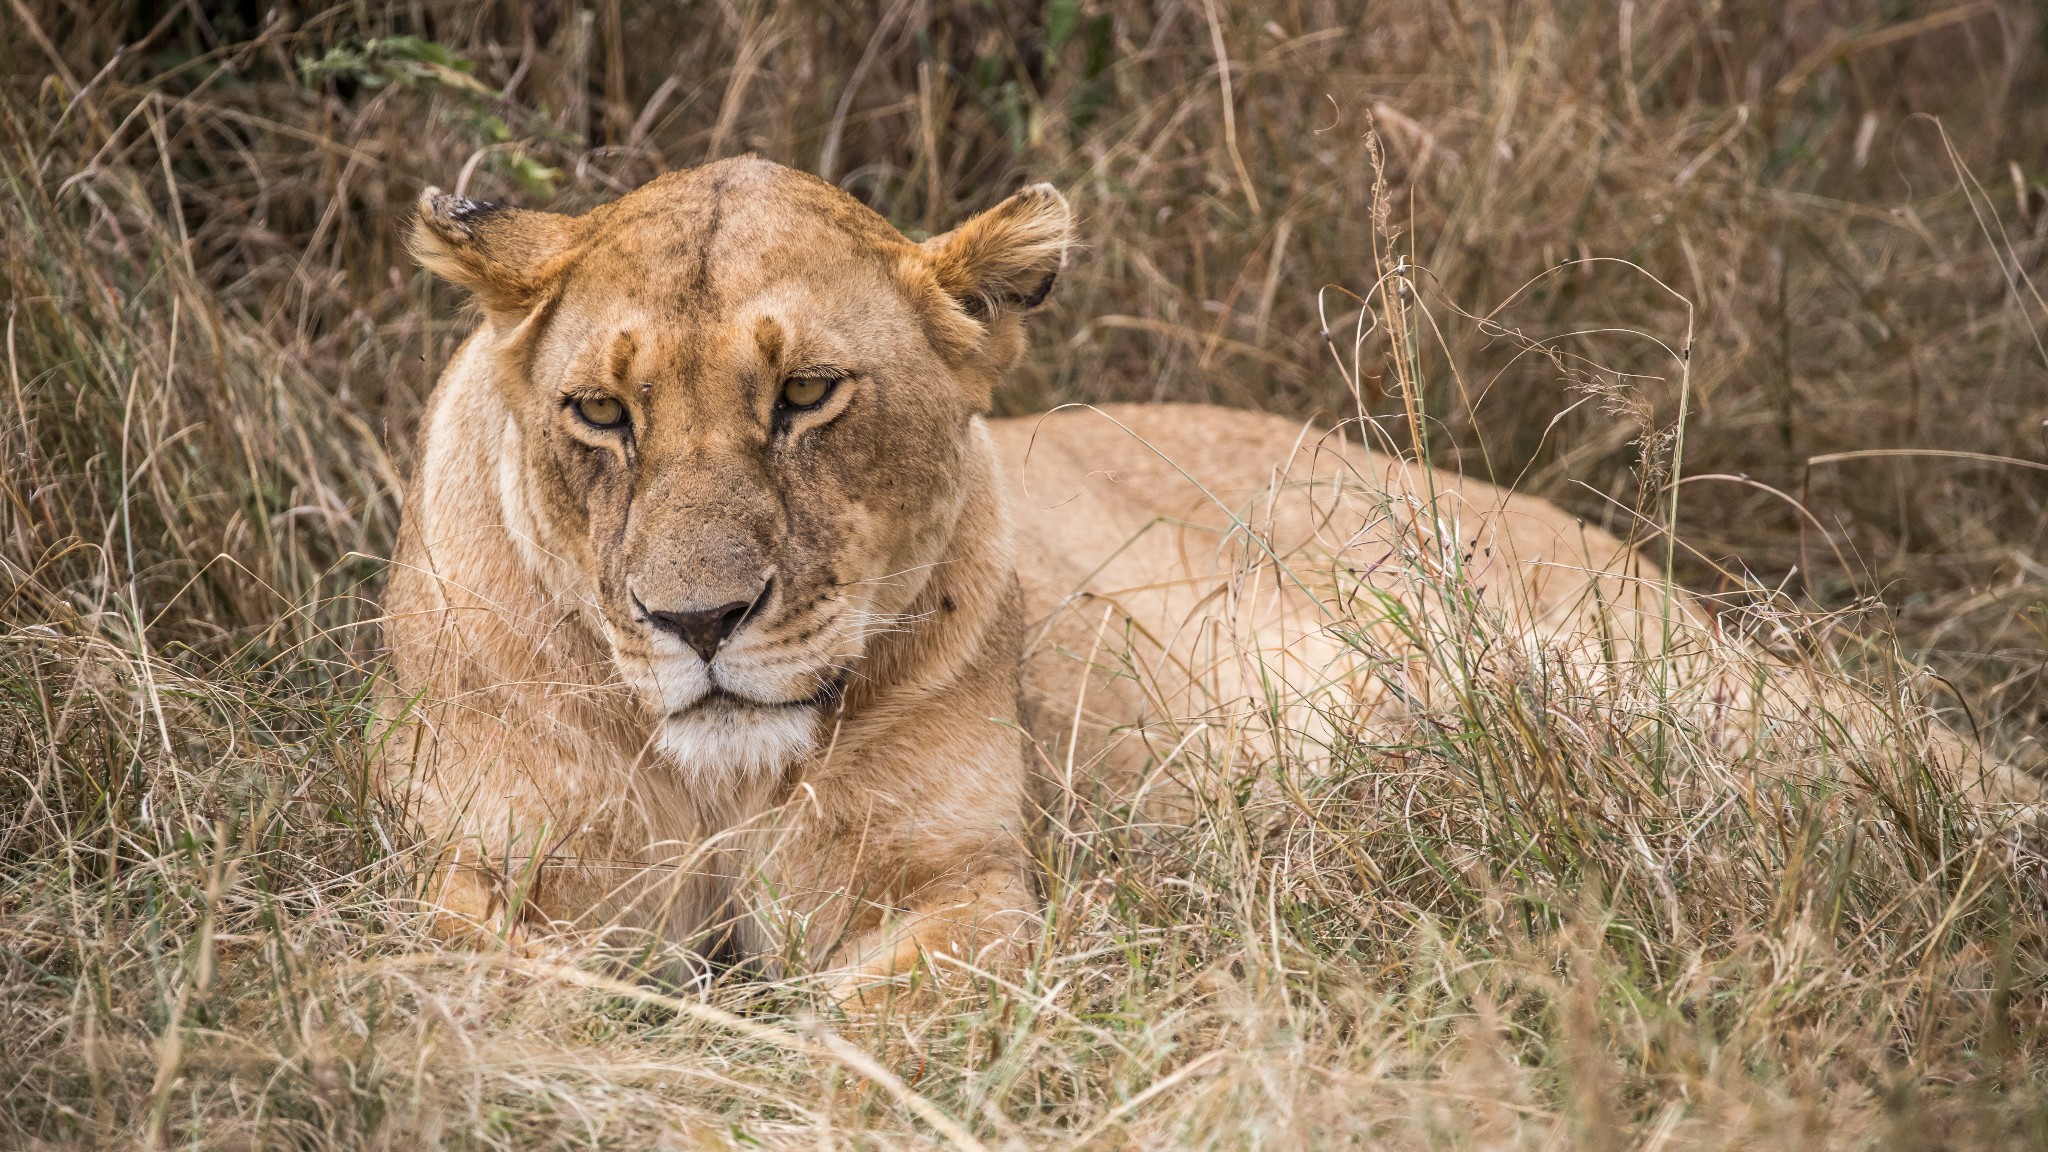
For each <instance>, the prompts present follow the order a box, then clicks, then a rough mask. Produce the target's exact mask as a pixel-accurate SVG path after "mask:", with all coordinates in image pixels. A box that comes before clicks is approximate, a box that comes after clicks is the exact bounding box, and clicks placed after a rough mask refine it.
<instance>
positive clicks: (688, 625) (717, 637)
mask: <svg viewBox="0 0 2048 1152" xmlns="http://www.w3.org/2000/svg"><path fill="white" fill-rule="evenodd" d="M767 596H768V589H767V588H766V587H765V586H764V587H763V588H762V589H761V591H760V593H759V594H758V595H756V596H755V597H754V598H753V599H752V600H732V601H728V602H727V603H724V604H720V605H719V606H718V607H716V608H704V609H700V610H696V611H688V612H663V611H661V610H659V609H655V608H649V607H647V606H646V605H644V604H643V605H641V611H643V612H645V613H647V619H648V620H650V621H652V622H653V624H654V626H655V627H656V628H659V629H661V630H662V631H664V632H668V633H670V634H672V635H674V636H676V637H678V638H680V639H681V640H682V642H683V643H685V644H688V645H689V646H690V648H691V649H692V650H693V651H695V652H696V653H697V655H699V656H702V657H703V658H704V662H705V663H706V664H709V663H711V658H712V657H713V656H716V655H717V654H718V649H719V646H720V645H722V644H724V643H725V642H726V640H727V639H728V638H730V637H731V636H732V634H733V633H734V632H737V631H739V627H740V625H742V624H744V623H746V622H747V616H748V615H749V614H751V613H752V612H753V611H754V606H755V605H757V604H759V603H760V602H761V601H762V600H765V599H767Z"/></svg>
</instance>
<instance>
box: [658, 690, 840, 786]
mask: <svg viewBox="0 0 2048 1152" xmlns="http://www.w3.org/2000/svg"><path fill="white" fill-rule="evenodd" d="M817 721H818V714H817V711H816V710H815V709H812V708H757V707H749V706H745V705H737V706H736V705H730V704H725V703H720V702H714V703H710V704H706V705H702V706H699V707H697V708H693V709H691V710H690V711H688V712H683V713H679V714H675V715H671V716H669V717H668V718H667V719H665V720H663V721H662V723H661V748H662V751H664V752H666V753H668V755H669V756H670V757H671V758H672V759H674V761H675V762H676V765H677V766H678V767H680V768H681V769H682V770H683V771H684V772H686V773H688V774H690V775H692V776H751V775H755V774H758V773H768V772H780V771H782V770H783V769H784V768H787V767H789V766H790V765H791V764H794V763H795V762H796V761H798V760H801V759H803V758H804V757H805V756H807V755H809V754H810V752H811V750H812V749H814V748H816V747H817V745H818V740H817V729H818V723H817Z"/></svg>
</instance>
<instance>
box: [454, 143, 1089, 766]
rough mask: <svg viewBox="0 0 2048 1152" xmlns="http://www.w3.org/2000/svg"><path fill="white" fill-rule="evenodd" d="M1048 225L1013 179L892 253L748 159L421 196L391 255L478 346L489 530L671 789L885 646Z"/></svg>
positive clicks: (929, 553) (835, 687)
mask: <svg viewBox="0 0 2048 1152" xmlns="http://www.w3.org/2000/svg"><path fill="white" fill-rule="evenodd" d="M1067 227H1068V223H1067V211H1066V206H1065V203H1064V201H1062V200H1061V199H1060V198H1059V196H1058V194H1057V193H1055V192H1052V191H1051V190H1050V189H1049V188H1043V187H1040V188H1034V189H1027V190H1026V191H1025V192H1022V193H1019V194H1018V196H1016V197H1013V198H1012V199H1011V200H1010V201H1007V202H1005V204H1004V205H1002V206H999V207H998V208H996V209H994V210H992V211H991V212H989V213H987V214H985V215H984V216H982V217H978V218H976V220H974V221H972V222H970V223H969V224H968V225H966V226H964V227H963V228H961V229H960V230H958V231H956V232H955V233H951V234H948V235H947V236H943V237H939V238H936V239H934V240H932V241H929V242H927V243H925V244H923V245H917V244H912V243H911V242H909V241H908V240H906V239H904V238H903V237H902V236H901V235H900V234H899V233H897V232H896V231H895V230H894V229H893V228H891V227H889V225H888V224H887V223H886V222H884V221H883V220H882V219H881V218H880V217H878V216H876V215H875V214H874V213H872V212H870V211H868V210H867V209H866V208H864V207H862V206H861V205H859V204H858V203H857V202H855V201H853V200H852V199H851V198H849V197H847V196H846V195H844V194H843V193H841V192H840V191H838V190H837V189H835V188H832V187H830V186H829V185H826V184H824V183H823V182H821V181H818V180H815V179H813V178H811V177H808V176H804V175H801V174H798V173H795V172H793V171H791V170H789V169H785V168H782V167H779V166H776V165H773V164H770V163H767V162H764V161H756V160H741V161H728V162H725V163H722V164H717V165H712V166H709V167H706V168H701V169H696V170H693V171H690V172H686V173H680V174H676V175H673V176H669V177H664V178H662V179H660V180H657V181H655V182H654V183H652V184H649V185H647V186H646V187H643V188H641V189H639V190H637V191H635V192H633V193H631V194H630V195H628V196H626V197H624V198H622V199H620V200H619V201H617V202H615V203H613V204H611V205H608V206H606V207H604V208H601V209H598V210H597V211H594V212H592V213H590V214H589V215H587V216H584V217H579V218H569V217H562V216H552V215H548V214H544V213H531V212H514V211H510V210H504V209H495V208H489V207H483V206H477V205H470V204H467V203H465V202H462V201H458V200H454V199H453V198H450V197H438V196H435V195H433V194H432V193H431V192H430V193H429V196H428V197H427V198H426V199H424V200H423V201H422V207H421V227H420V229H419V232H418V239H417V242H416V247H417V249H418V250H419V252H420V253H421V255H422V258H423V259H424V261H425V262H426V263H427V264H428V265H429V266H430V267H432V268H434V270H435V271H437V272H440V273H441V274H443V275H445V276H448V277H449V278H451V279H454V280H456V281H458V282H460V283H463V284H464V285H466V286H468V287H470V288H471V289H472V290H473V291H474V292H475V294H476V296H477V298H478V300H479V302H480V303H481V304H482V306H483V307H484V309H485V310H486V312H487V314H488V315H489V317H490V320H491V322H492V326H493V333H494V335H495V336H496V338H497V340H498V343H499V346H498V348H497V372H498V375H499V378H500V382H501V387H502V389H503V391H504V393H505V395H506V399H507V401H508V404H509V405H510V407H511V409H512V411H513V413H514V418H513V420H512V421H511V422H510V424H509V425H508V427H507V429H506V433H505V436H506V443H505V444H504V445H503V451H504V456H503V460H504V468H503V471H504V472H505V475H503V476H501V482H500V487H501V490H502V495H503V497H504V503H505V506H506V508H507V510H508V519H509V520H511V521H513V522H512V523H511V525H510V527H511V528H512V530H513V532H514V534H515V536H524V537H526V538H527V539H526V540H523V541H522V542H521V550H522V552H523V553H525V554H526V555H527V557H528V560H529V563H531V564H532V565H533V566H534V567H535V569H536V571H537V572H541V573H543V574H544V578H546V579H548V580H549V581H550V582H551V583H553V584H556V585H557V586H558V587H557V590H558V591H563V592H571V593H572V594H574V595H578V596H580V597H581V598H582V599H583V600H584V601H585V602H586V603H587V604H588V607H589V610H590V612H591V613H592V614H593V615H594V616H595V617H596V620H597V622H598V624H599V626H600V627H601V630H602V631H603V633H604V635H605V637H606V639H607V640H608V641H609V643H610V646H611V649H612V653H613V656H614V658H615V659H616V661H617V665H618V669H619V672H620V674H621V676H622V678H623V679H624V680H625V681H626V682H627V683H628V684H629V685H631V686H632V687H633V688H634V689H635V690H636V692H637V693H638V695H639V696H640V698H641V699H642V700H643V701H644V703H645V704H646V705H647V706H648V708H649V709H650V711H651V713H652V714H653V715H655V716H658V717H660V732H661V742H662V744H663V746H664V747H665V749H666V750H667V751H668V752H669V753H670V754H671V755H672V756H673V757H674V758H675V759H676V760H677V761H678V762H679V763H681V764H683V765H684V766H685V767H686V768H691V769H695V770H700V771H711V770H716V771H730V770H734V769H739V770H747V769H763V768H774V767H780V766H781V765H783V764H786V763H789V762H790V761H792V760H794V759H795V758H797V757H799V756H801V755H803V754H804V753H805V752H807V751H808V750H810V749H811V748H812V747H813V746H814V744H815V742H816V741H817V740H818V738H819V735H820V730H821V727H822V724H821V719H822V717H823V716H824V715H825V713H826V712H827V710H828V709H829V707H830V706H831V704H832V702H833V701H834V700H835V699H837V697H838V696H839V694H840V692H841V691H842V689H843V688H844V687H845V686H846V684H847V681H848V678H849V677H850V676H853V675H857V674H858V670H859V666H860V663H861V660H862V658H863V656H864V655H865V653H866V652H867V651H868V647H869V644H870V642H871V640H872V639H873V638H874V637H875V636H876V635H878V634H879V633H881V632H883V631H884V630H888V629H892V628H898V627H901V626H903V625H904V623H905V613H906V612H908V611H909V610H910V609H911V608H912V605H913V602H914V601H915V600H916V598H917V595H918V593H919V591H920V590H921V589H922V588H923V587H924V584H925V582H926V580H927V579H928V578H929V576H930V574H931V571H932V566H933V565H934V563H936V562H937V561H939V560H940V559H941V558H942V556H943V555H944V553H945V551H946V548H947V546H948V544H949V542H950V541H951V539H952V535H953V531H954V527H955V524H956V522H957V520H958V518H959V516H960V511H961V506H962V501H963V498H964V493H965V485H966V483H968V481H969V480H970V478H971V477H972V476H973V475H974V473H973V471H972V468H973V466H974V462H973V461H970V460H969V456H970V455H971V454H973V453H974V452H975V445H976V443H977V441H976V438H975V437H976V431H975V417H976V416H978V415H979V414H980V413H981V412H982V411H983V410H984V409H985V408H986V406H987V404H988V399H989V392H990V389H991V388H992V387H993V385H994V383H995V381H996V378H997V377H998V376H999V375H1000V373H1001V371H1002V370H1003V369H1004V368H1005V367H1007V366H1008V364H1009V363H1010V361H1012V360H1013V359H1014V358H1015V355H1016V353H1017V349H1018V347H1019V345H1020V342H1021V341H1020V336H1019V333H1018V324H1017V319H1016V316H1017V313H1019V312H1021V311H1023V310H1025V309H1027V308H1028V307H1031V306H1035V305H1036V304H1037V303H1038V302H1039V301H1040V300H1042V299H1043V297H1044V293H1045V290H1046V289H1047V288H1049V287H1050V284H1051V279H1052V276H1053V273H1054V272H1055V271H1056V269H1057V268H1058V265H1059V262H1060V259H1061V253H1062V251H1063V248H1064V245H1065V241H1066V234H1067ZM480 447H481V446H480ZM980 466H981V467H984V468H985V466H986V465H985V464H982V465H980ZM522 516H523V518H524V519H525V520H526V521H527V522H526V523H520V522H519V521H520V520H521V519H522ZM571 584H573V585H574V587H573V589H572V588H567V587H560V586H561V585H571Z"/></svg>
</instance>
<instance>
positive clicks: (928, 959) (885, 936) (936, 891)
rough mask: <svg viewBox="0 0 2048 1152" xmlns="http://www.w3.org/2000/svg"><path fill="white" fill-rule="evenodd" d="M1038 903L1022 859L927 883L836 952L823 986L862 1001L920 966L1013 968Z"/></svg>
mask: <svg viewBox="0 0 2048 1152" xmlns="http://www.w3.org/2000/svg"><path fill="white" fill-rule="evenodd" d="M1037 909H1038V899H1037V894H1036V893H1035V892H1034V891H1033V889H1032V885H1031V883H1030V880H1029V879H1028V877H1027V876H1026V875H1025V872H1024V870H1023V868H1022V867H1021V866H1019V865H1008V864H1005V865H1001V866H997V867H990V868H985V869H982V870H981V871H978V872H974V873H971V874H969V875H966V876H963V877H961V878H959V879H957V880H942V881H938V882H935V883H932V884H929V885H927V886H926V887H925V888H924V889H922V890H920V891H918V892H917V893H915V894H913V896H912V897H911V898H910V899H909V900H908V901H906V902H905V906H904V907H903V908H902V909H900V910H897V911H895V912H892V913H889V914H885V915H884V916H883V917H882V920H881V923H880V924H878V925H876V926H875V927H873V928H871V929H869V930H868V931H866V932H864V933H862V934H861V935H860V936H858V937H856V938H855V939H853V940H852V941H850V942H848V943H847V944H846V945H844V946H843V947H841V948H840V949H838V951H837V952H835V953H834V954H833V956H832V958H831V960H830V961H829V962H828V965H827V971H826V977H827V983H826V991H827V993H828V995H830V996H831V997H832V998H833V999H834V1000H835V1001H837V1002H839V1003H840V1004H842V1005H845V1006H848V1007H858V1006H863V1005H866V1004H869V1003H870V1002H874V1001H878V1000H880V999H883V998H886V997H887V996H888V995H889V994H890V990H891V988H892V986H894V985H896V984H898V983H900V982H901V981H900V978H902V977H906V976H909V975H911V974H912V973H915V972H918V971H920V970H922V971H923V972H925V973H927V974H929V976H930V977H932V978H934V979H945V978H948V977H957V976H962V975H971V974H972V973H975V972H989V973H994V974H997V975H1004V974H1009V973H1014V972H1015V971H1016V970H1017V969H1019V968H1021V967H1022V966H1023V965H1024V962H1025V960H1026V958H1027V956H1028V955H1029V952H1030V947H1031V941H1032V938H1033V937H1034V936H1035V935H1036V933H1037V930H1038V924H1039V916H1038V910H1037Z"/></svg>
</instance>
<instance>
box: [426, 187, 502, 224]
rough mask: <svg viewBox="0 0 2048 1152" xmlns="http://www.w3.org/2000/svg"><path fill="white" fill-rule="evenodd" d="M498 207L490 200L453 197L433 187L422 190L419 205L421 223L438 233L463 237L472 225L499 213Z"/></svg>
mask: <svg viewBox="0 0 2048 1152" xmlns="http://www.w3.org/2000/svg"><path fill="white" fill-rule="evenodd" d="M498 207H499V206H498V205H496V204H493V203H491V202H490V201H488V200H466V199H464V198H462V197H460V196H451V195H449V194H448V193H446V192H443V191H441V190H440V189H439V188H436V187H434V186H432V185H428V186H427V187H426V188H425V189H422V190H421V192H420V198H419V203H418V211H419V218H420V223H422V224H425V225H426V226H427V227H429V228H432V229H433V230H434V231H436V232H440V233H443V234H448V233H454V234H457V235H463V236H467V235H469V234H470V225H471V224H473V223H475V222H476V221H477V220H480V219H482V218H483V217H485V216H488V215H490V214H491V213H493V212H496V211H498Z"/></svg>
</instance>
